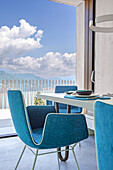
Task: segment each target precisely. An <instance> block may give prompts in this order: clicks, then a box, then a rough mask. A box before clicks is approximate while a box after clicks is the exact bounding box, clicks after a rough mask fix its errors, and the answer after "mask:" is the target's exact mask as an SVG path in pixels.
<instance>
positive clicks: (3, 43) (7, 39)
mask: <svg viewBox="0 0 113 170" xmlns="http://www.w3.org/2000/svg"><path fill="white" fill-rule="evenodd" d="M19 22H20V26H19V27H17V26H15V25H14V26H13V27H12V28H11V29H10V28H9V27H7V26H2V27H1V28H0V59H3V58H7V57H11V56H13V57H17V56H18V55H20V54H24V53H25V52H28V51H30V50H33V49H36V48H41V47H42V45H41V44H40V40H41V37H42V34H43V31H42V30H38V31H37V27H36V26H31V25H30V24H29V23H27V22H26V21H25V20H24V19H21V20H20V21H19ZM35 34H36V35H37V36H36V37H35ZM33 37H35V38H33Z"/></svg>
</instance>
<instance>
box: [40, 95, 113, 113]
mask: <svg viewBox="0 0 113 170" xmlns="http://www.w3.org/2000/svg"><path fill="white" fill-rule="evenodd" d="M65 95H66V94H65V93H40V94H37V98H42V99H45V100H50V101H54V102H57V103H63V104H67V105H72V106H78V107H82V108H86V109H88V110H92V111H93V110H94V104H95V102H96V101H99V100H100V99H97V100H78V99H70V98H64V96H65ZM100 101H101V102H104V103H108V104H111V105H113V97H111V99H101V100H100Z"/></svg>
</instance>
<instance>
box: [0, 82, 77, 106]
mask: <svg viewBox="0 0 113 170" xmlns="http://www.w3.org/2000/svg"><path fill="white" fill-rule="evenodd" d="M56 85H75V80H7V79H3V80H2V81H1V83H0V109H2V108H4V109H6V108H8V99H7V90H8V89H19V90H21V91H22V92H23V94H24V98H25V102H26V105H29V104H30V105H33V104H34V98H35V97H36V93H37V92H45V93H48V92H54V88H55V86H56Z"/></svg>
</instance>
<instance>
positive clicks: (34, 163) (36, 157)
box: [32, 149, 38, 170]
mask: <svg viewBox="0 0 113 170" xmlns="http://www.w3.org/2000/svg"><path fill="white" fill-rule="evenodd" d="M37 156H38V149H37V150H36V155H35V160H34V163H33V168H32V170H34V168H35V164H36V160H37Z"/></svg>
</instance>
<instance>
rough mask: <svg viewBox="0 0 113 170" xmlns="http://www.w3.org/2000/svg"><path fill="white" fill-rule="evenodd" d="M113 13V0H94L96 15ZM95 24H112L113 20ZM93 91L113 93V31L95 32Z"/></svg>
mask: <svg viewBox="0 0 113 170" xmlns="http://www.w3.org/2000/svg"><path fill="white" fill-rule="evenodd" d="M106 14H113V0H98V1H96V16H100V15H106ZM97 26H112V27H113V22H107V23H99V24H97ZM95 81H96V83H95V92H97V93H108V92H109V93H113V33H96V42H95Z"/></svg>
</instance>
